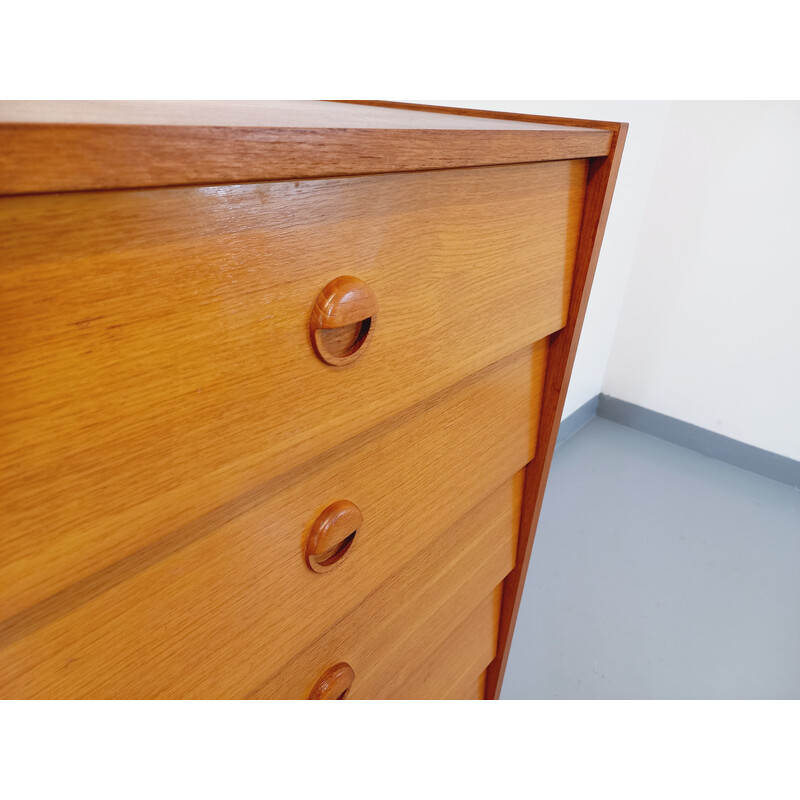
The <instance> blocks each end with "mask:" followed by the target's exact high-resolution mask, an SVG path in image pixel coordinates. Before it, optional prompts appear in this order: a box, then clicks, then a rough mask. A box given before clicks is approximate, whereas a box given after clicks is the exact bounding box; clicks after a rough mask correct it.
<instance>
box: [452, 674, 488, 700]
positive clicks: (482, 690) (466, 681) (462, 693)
mask: <svg viewBox="0 0 800 800" xmlns="http://www.w3.org/2000/svg"><path fill="white" fill-rule="evenodd" d="M485 694H486V671H485V670H484V671H483V672H482V673H481V674H480V675H478V677H477V678H476V677H475V676H474V675H465V676H464V678H462V680H461V682H460V683H458V684H456V685H455V686H454V687H453V688H452V690H451V691H450V692H449V693H448V694H447V695H446V696H445V697H443V698H442V699H443V700H483V699H485V698H484V696H485Z"/></svg>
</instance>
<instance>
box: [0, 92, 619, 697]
mask: <svg viewBox="0 0 800 800" xmlns="http://www.w3.org/2000/svg"><path fill="white" fill-rule="evenodd" d="M625 132H626V126H625V125H624V124H619V123H608V122H594V121H584V120H565V119H556V118H551V117H531V116H525V115H518V114H503V113H495V112H486V111H468V110H464V109H451V108H437V107H429V106H416V105H409V104H398V103H385V102H380V101H361V102H355V101H345V102H337V103H332V102H327V103H315V102H305V101H303V102H296V103H291V102H289V103H286V102H284V103H262V102H255V103H85V102H75V103H72V102H68V103H52V104H41V103H16V102H13V103H0V252H2V254H3V260H2V263H1V264H0V320H2V325H3V336H2V337H1V338H0V342H1V343H0V487H2V488H1V489H0V492H2V494H1V495H0V697H3V698H6V697H8V698H22V697H25V698H217V697H218V698H244V697H249V698H298V699H299V698H311V697H319V698H320V699H345V698H346V699H361V698H387V699H388V698H406V699H408V698H443V699H444V698H452V699H474V698H478V697H483V696H486V697H489V698H493V697H497V696H498V695H499V692H500V687H501V684H502V677H503V672H504V669H505V664H506V660H507V657H508V651H509V646H510V642H511V637H512V635H513V630H514V623H515V620H516V615H517V610H518V607H519V600H520V595H521V591H522V586H523V583H524V579H525V573H526V570H527V566H528V563H529V559H530V557H531V547H532V543H533V536H534V532H535V527H536V522H537V519H538V514H539V510H540V507H541V502H542V497H543V492H544V487H545V483H546V479H547V473H548V470H549V466H550V460H551V458H552V452H553V447H554V444H555V439H556V434H557V431H558V424H559V420H560V416H561V412H562V409H563V402H564V397H565V395H566V389H567V384H568V381H569V375H570V372H571V369H572V363H573V360H574V356H575V350H576V347H577V342H578V335H579V333H580V328H581V324H582V321H583V316H584V313H585V310H586V303H587V301H588V293H589V287H590V285H591V280H592V276H593V272H594V268H595V265H596V262H597V256H598V252H599V247H600V240H601V238H602V232H603V228H604V225H605V220H606V217H607V214H608V208H609V204H610V200H611V192H612V190H613V185H614V181H615V178H616V173H617V169H618V167H619V159H620V155H621V150H622V144H623V140H624V137H625ZM156 187H158V188H156ZM101 189H102V190H104V191H95V190H101ZM109 190H110V191H109ZM1 195H5V196H1ZM345 556H346V557H345Z"/></svg>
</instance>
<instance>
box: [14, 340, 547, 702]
mask: <svg viewBox="0 0 800 800" xmlns="http://www.w3.org/2000/svg"><path fill="white" fill-rule="evenodd" d="M546 350H547V348H546V342H541V343H539V344H537V345H535V346H533V347H530V346H529V347H525V348H524V349H523V350H521V351H519V352H517V353H515V354H513V355H511V356H509V357H507V358H506V359H504V360H502V361H500V362H498V363H496V364H493V365H491V366H490V367H488V368H486V369H484V370H483V371H482V372H480V373H478V374H476V375H474V376H470V377H469V378H466V379H465V380H463V381H462V382H460V383H459V384H457V385H456V386H453V387H450V388H449V389H446V390H444V391H442V392H441V393H439V394H438V395H436V396H435V397H433V398H430V399H428V400H426V401H424V402H423V403H420V404H418V405H417V406H415V407H414V408H412V409H409V410H408V411H406V412H404V413H402V414H400V415H399V416H397V417H396V418H394V419H392V420H391V421H389V422H387V423H386V424H384V425H380V426H376V427H375V428H373V429H371V430H370V431H369V432H367V433H366V434H364V435H362V436H359V437H355V438H353V439H351V440H349V441H348V442H347V443H346V444H345V445H342V446H341V447H339V448H337V449H336V450H335V451H333V452H331V453H329V454H327V455H325V456H321V457H319V458H317V459H315V460H314V461H313V462H310V463H308V464H305V465H301V466H300V467H299V468H297V469H296V470H294V471H292V472H290V473H287V474H285V475H282V476H280V478H278V479H277V480H274V481H267V482H265V483H263V484H262V485H260V486H259V487H257V489H256V490H255V491H254V492H252V493H251V495H250V496H249V497H247V498H238V499H237V501H236V503H235V504H234V505H233V506H232V507H229V508H226V509H225V514H224V515H219V516H215V515H211V516H210V517H208V518H205V519H201V520H196V521H195V522H194V523H193V524H192V525H188V526H185V527H184V528H182V529H180V530H178V531H175V532H174V533H173V535H172V536H171V537H167V538H165V539H162V540H160V541H158V542H156V543H155V544H154V545H153V546H152V547H150V548H145V549H144V550H142V551H140V552H138V553H136V554H135V555H134V556H133V557H132V558H129V559H127V560H125V561H123V562H121V563H119V564H117V565H115V566H114V568H113V569H110V570H107V571H106V572H104V573H101V574H98V575H94V576H92V577H91V578H90V579H88V580H86V581H84V582H83V583H81V584H78V585H77V586H75V587H73V588H72V590H71V591H70V592H67V593H64V594H62V595H61V596H59V597H56V598H55V600H53V601H51V602H46V603H43V604H41V605H39V606H38V607H35V608H33V609H29V610H28V611H27V612H26V613H23V614H22V615H20V616H18V617H17V618H16V619H14V620H12V621H11V622H10V623H8V624H6V625H5V626H4V627H3V629H2V630H0V644H2V645H4V648H3V649H2V650H0V697H75V698H79V697H117V698H119V697H130V698H135V697H202V698H210V697H238V696H241V695H242V694H243V693H246V692H248V691H251V690H252V689H253V688H254V687H256V686H258V685H259V684H261V683H262V682H263V681H264V680H266V679H267V678H268V677H269V676H270V675H273V674H274V673H275V672H276V670H277V669H278V668H279V667H280V666H282V665H283V664H285V663H286V662H287V660H288V659H289V658H291V657H292V656H293V655H294V654H296V653H298V652H300V651H301V650H302V649H304V648H305V647H307V646H308V645H309V644H310V643H311V642H312V641H314V639H316V638H317V637H319V636H321V635H322V634H323V633H324V632H325V631H326V630H329V629H330V628H331V627H332V626H333V625H334V624H335V623H336V622H337V621H338V620H340V619H342V618H343V617H344V616H346V615H347V614H348V613H349V612H350V611H352V610H353V608H355V607H356V606H357V605H358V604H359V603H361V602H362V601H363V600H364V599H365V598H366V597H367V596H368V595H370V594H371V593H372V592H373V591H375V590H376V589H377V588H378V587H379V586H380V585H381V584H382V583H383V582H384V581H385V580H387V579H388V578H389V577H390V576H391V575H392V574H394V573H396V572H397V571H398V570H399V569H400V568H401V567H402V566H403V565H404V564H406V563H407V562H408V561H410V560H411V559H412V558H414V557H415V555H417V553H419V552H420V551H422V550H423V549H424V548H425V547H426V546H429V545H430V544H432V543H433V542H434V541H435V540H436V537H437V536H439V535H440V534H441V533H442V532H443V531H444V530H446V529H447V528H448V527H449V526H450V525H452V524H454V523H455V522H456V521H457V520H458V519H459V518H460V517H461V516H462V515H463V513H464V509H465V507H466V508H469V506H470V505H471V504H473V503H474V502H475V501H476V500H477V499H478V498H482V497H486V496H487V495H488V494H489V493H490V492H491V490H492V489H493V488H494V487H496V486H497V485H498V481H500V482H503V480H504V479H505V478H506V477H507V476H509V475H512V474H514V473H516V472H517V471H519V470H520V469H521V468H522V467H523V466H524V465H525V464H526V463H527V462H528V461H529V460H530V459H531V457H532V456H533V453H534V450H535V439H536V429H537V422H538V418H539V404H540V402H541V391H542V380H543V375H544V368H545V361H546ZM477 419H480V424H476V420H477ZM476 454H480V459H479V462H478V463H476ZM477 467H479V468H477ZM341 497H347V498H349V499H350V500H352V501H353V502H354V503H356V504H357V505H358V507H359V508H360V509H361V511H362V512H363V515H364V523H363V526H362V529H361V530H360V532H359V535H358V536H357V537H356V539H355V541H354V544H353V546H352V548H351V549H352V552H351V553H350V554H349V555H348V558H347V560H346V561H344V562H343V563H342V564H341V565H340V566H339V567H338V568H337V569H336V570H334V571H332V572H331V573H330V574H327V575H318V574H316V573H313V572H311V571H310V570H309V569H308V568H307V567H306V564H305V560H304V544H305V541H304V540H305V536H306V535H307V526H310V524H311V523H312V522H313V520H314V519H315V518H316V517H317V516H318V514H319V513H320V511H322V509H324V508H325V507H326V506H327V505H329V504H330V502H331V501H332V500H334V499H337V498H341ZM227 516H230V517H231V518H230V520H229V521H226V520H225V517H227ZM507 558H509V559H510V554H509V555H508V556H507ZM70 611H71V613H69V612H70ZM354 666H355V665H354ZM314 677H317V676H314ZM355 690H356V687H355V686H354V691H355Z"/></svg>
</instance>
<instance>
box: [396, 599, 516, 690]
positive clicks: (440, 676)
mask: <svg viewBox="0 0 800 800" xmlns="http://www.w3.org/2000/svg"><path fill="white" fill-rule="evenodd" d="M502 593H503V587H502V585H500V586H498V587H497V588H496V589H494V590H493V591H492V592H491V594H490V595H489V596H488V597H486V598H485V599H483V600H481V602H480V603H479V605H478V606H477V607H476V608H474V609H473V610H472V611H471V612H470V614H469V616H468V617H467V618H466V619H465V620H464V621H463V622H462V623H461V624H460V625H459V626H458V627H457V628H456V629H455V630H454V631H453V632H452V633H451V634H450V635H449V636H448V637H447V639H445V640H444V641H443V642H442V643H441V644H440V646H439V648H438V649H437V650H436V651H435V652H434V653H433V654H432V655H431V657H430V658H429V659H426V661H425V662H424V663H423V664H422V665H421V666H420V668H419V669H417V670H416V671H415V672H414V673H413V674H412V675H411V676H410V677H409V679H408V681H407V682H406V683H405V684H404V685H403V686H402V687H400V688H399V689H398V691H397V697H398V698H403V699H405V700H441V699H458V698H457V695H458V693H459V692H460V691H461V687H462V686H463V684H464V682H465V681H466V680H468V679H469V678H472V680H473V681H474V680H476V676H477V675H480V674H481V673H482V672H483V671H484V669H485V668H486V666H487V665H488V664H489V662H490V661H491V660H492V659H493V658H494V657H495V653H496V652H497V625H498V620H499V617H500V603H501V600H502Z"/></svg>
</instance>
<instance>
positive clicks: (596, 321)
mask: <svg viewBox="0 0 800 800" xmlns="http://www.w3.org/2000/svg"><path fill="white" fill-rule="evenodd" d="M408 102H427V103H431V104H433V105H443V106H460V107H463V108H482V109H487V110H490V111H511V112H515V113H518V114H545V115H553V116H559V117H577V118H582V119H604V120H612V121H615V122H628V123H629V124H630V128H629V130H628V138H627V142H626V144H625V151H624V154H623V157H622V164H621V166H620V171H619V177H618V178H617V186H616V190H615V192H614V200H613V203H612V205H611V213H610V215H609V218H608V224H607V226H606V233H605V238H604V240H603V247H602V249H601V251H600V259H599V261H598V263H597V272H596V274H595V279H594V284H593V287H592V293H591V295H590V299H589V306H588V308H587V310H586V319H585V321H584V325H583V333H582V335H581V340H580V344H579V345H578V352H577V355H576V357H575V366H574V368H573V371H572V379H571V381H570V386H569V392H568V394H567V399H566V402H565V404H564V416H565V417H566V416H569V415H570V414H571V413H572V412H573V411H575V410H576V409H577V408H579V407H580V406H582V405H583V404H584V403H585V402H587V401H588V400H591V399H592V398H593V397H595V396H596V395H598V394H599V393H600V392H601V390H602V385H603V377H604V375H605V372H606V363H607V362H608V357H609V354H610V352H611V346H612V343H613V340H614V334H615V331H616V326H617V317H618V316H619V312H620V309H621V307H622V300H623V297H624V294H625V288H626V286H627V283H628V277H629V275H630V271H631V267H632V265H633V258H634V253H635V248H636V243H637V236H638V231H639V229H640V227H641V223H642V216H643V213H644V208H645V203H646V200H647V196H648V193H649V190H650V180H651V177H652V175H653V171H654V169H655V165H656V160H657V157H658V153H659V150H660V147H661V137H662V133H663V130H664V124H665V121H666V118H667V113H668V110H669V106H670V104H669V103H668V102H664V101H644V102H637V101H598V100H590V101H580V100H572V101H552V100H542V101H539V100H513V101H497V100H426V101H420V100H416V101H414V100H409V101H408Z"/></svg>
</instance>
